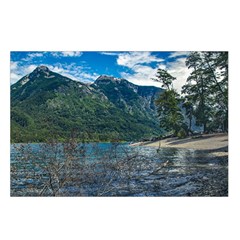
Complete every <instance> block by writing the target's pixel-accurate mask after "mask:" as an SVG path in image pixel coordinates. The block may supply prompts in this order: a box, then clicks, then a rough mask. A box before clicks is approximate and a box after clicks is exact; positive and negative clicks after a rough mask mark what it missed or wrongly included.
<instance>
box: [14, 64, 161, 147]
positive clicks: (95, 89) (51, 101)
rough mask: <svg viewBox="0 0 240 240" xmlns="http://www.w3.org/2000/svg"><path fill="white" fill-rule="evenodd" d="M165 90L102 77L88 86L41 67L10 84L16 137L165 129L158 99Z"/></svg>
mask: <svg viewBox="0 0 240 240" xmlns="http://www.w3.org/2000/svg"><path fill="white" fill-rule="evenodd" d="M159 91H161V89H159V88H155V87H140V86H136V85H134V84H131V83H129V82H128V81H126V80H123V79H121V80H113V79H112V78H109V77H101V79H98V80H97V81H96V82H95V83H94V84H92V85H86V84H83V83H80V82H76V81H73V80H71V79H69V78H66V77H63V76H61V75H59V74H57V73H54V72H51V71H49V70H48V69H47V68H44V67H38V68H37V69H35V70H34V71H33V72H32V73H31V74H29V75H27V76H25V77H23V78H22V79H20V80H19V81H18V82H17V83H16V84H14V85H12V86H11V141H12V142H45V141H46V140H47V139H51V138H52V137H54V138H57V139H58V140H59V141H64V139H66V138H67V137H69V135H70V134H71V132H72V131H74V132H78V133H81V134H80V135H81V136H83V138H84V139H85V140H88V141H110V140H114V139H116V138H117V139H119V140H126V141H131V140H137V139H140V138H144V137H148V138H149V137H151V136H157V135H158V134H159V133H160V129H159V127H158V122H157V118H156V112H155V106H154V99H155V97H156V96H157V95H158V93H159Z"/></svg>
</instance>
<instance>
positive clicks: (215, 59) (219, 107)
mask: <svg viewBox="0 0 240 240" xmlns="http://www.w3.org/2000/svg"><path fill="white" fill-rule="evenodd" d="M186 66H187V67H188V68H189V69H192V72H191V74H190V76H189V77H188V79H187V83H186V84H185V85H184V86H183V88H182V93H183V94H184V95H185V97H188V98H190V99H191V101H192V105H193V110H194V111H193V114H194V116H195V118H196V123H197V125H202V126H203V130H204V132H207V131H214V130H217V129H219V128H221V129H222V130H227V122H228V117H227V116H228V54H227V52H191V53H190V55H189V56H188V58H187V60H186Z"/></svg>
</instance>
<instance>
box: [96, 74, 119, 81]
mask: <svg viewBox="0 0 240 240" xmlns="http://www.w3.org/2000/svg"><path fill="white" fill-rule="evenodd" d="M99 80H111V81H120V80H121V79H120V78H115V77H113V76H108V75H101V76H99V77H98V78H97V79H96V81H99Z"/></svg>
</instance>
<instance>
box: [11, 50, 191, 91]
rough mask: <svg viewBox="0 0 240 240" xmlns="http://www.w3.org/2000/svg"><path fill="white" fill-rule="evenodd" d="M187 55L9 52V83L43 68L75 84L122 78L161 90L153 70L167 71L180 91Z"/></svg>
mask: <svg viewBox="0 0 240 240" xmlns="http://www.w3.org/2000/svg"><path fill="white" fill-rule="evenodd" d="M188 54H189V52H180V51H178V52H156V51H154V52H146V51H139V52H119V51H117V52H100V51H99V52H80V51H64V52H39V51H38V52H11V64H10V67H11V73H10V78H11V79H10V81H11V84H13V83H15V82H17V81H18V80H19V79H21V78H22V77H23V76H25V75H27V74H29V73H31V72H32V71H33V70H34V69H35V68H36V67H37V66H39V65H45V66H47V67H48V68H49V69H50V70H51V71H54V72H57V73H59V74H62V75H64V76H66V77H69V78H71V79H73V80H76V81H81V82H94V81H95V80H96V79H97V78H98V77H99V76H100V75H109V76H113V77H116V78H124V79H126V80H128V81H130V82H132V83H134V84H136V85H145V86H156V87H161V83H158V82H156V81H154V80H152V78H154V77H155V75H156V73H157V69H158V68H161V69H165V70H167V71H168V72H169V73H170V74H171V75H172V76H173V77H176V80H175V81H174V88H175V89H176V90H177V91H178V92H180V91H181V86H182V85H183V84H184V83H185V82H186V79H187V77H188V76H189V73H190V72H189V70H188V69H187V67H186V66H185V60H186V57H187V55H188Z"/></svg>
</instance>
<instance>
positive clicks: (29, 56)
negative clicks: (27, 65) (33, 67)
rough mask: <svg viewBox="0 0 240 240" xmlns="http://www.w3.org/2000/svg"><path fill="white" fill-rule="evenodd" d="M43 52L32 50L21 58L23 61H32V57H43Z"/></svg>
mask: <svg viewBox="0 0 240 240" xmlns="http://www.w3.org/2000/svg"><path fill="white" fill-rule="evenodd" d="M43 56H44V52H33V53H28V54H27V56H26V57H25V58H23V59H22V60H23V61H32V60H33V59H34V58H39V57H43Z"/></svg>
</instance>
